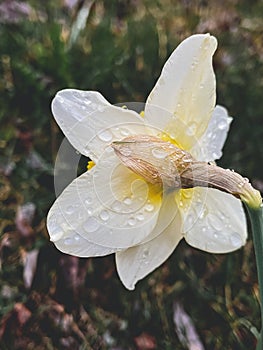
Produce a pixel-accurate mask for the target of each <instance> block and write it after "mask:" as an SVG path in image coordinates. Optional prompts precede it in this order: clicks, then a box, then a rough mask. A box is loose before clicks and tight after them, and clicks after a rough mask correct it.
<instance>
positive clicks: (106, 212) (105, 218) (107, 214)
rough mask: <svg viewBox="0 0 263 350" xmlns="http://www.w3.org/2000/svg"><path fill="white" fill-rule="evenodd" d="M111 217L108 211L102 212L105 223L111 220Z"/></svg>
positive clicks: (101, 216)
mask: <svg viewBox="0 0 263 350" xmlns="http://www.w3.org/2000/svg"><path fill="white" fill-rule="evenodd" d="M109 217H110V215H109V212H108V211H107V210H102V211H101V212H100V218H101V220H103V221H107V220H108V219H109Z"/></svg>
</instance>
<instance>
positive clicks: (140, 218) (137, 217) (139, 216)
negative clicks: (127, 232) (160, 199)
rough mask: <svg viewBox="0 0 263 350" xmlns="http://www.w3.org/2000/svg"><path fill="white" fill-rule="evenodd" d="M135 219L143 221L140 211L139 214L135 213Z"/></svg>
mask: <svg viewBox="0 0 263 350" xmlns="http://www.w3.org/2000/svg"><path fill="white" fill-rule="evenodd" d="M136 219H137V220H138V221H143V220H144V215H143V214H142V213H139V214H137V215H136Z"/></svg>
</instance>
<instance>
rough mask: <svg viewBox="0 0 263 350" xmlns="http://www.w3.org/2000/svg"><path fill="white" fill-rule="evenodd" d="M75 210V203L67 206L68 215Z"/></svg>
mask: <svg viewBox="0 0 263 350" xmlns="http://www.w3.org/2000/svg"><path fill="white" fill-rule="evenodd" d="M74 211H75V208H74V206H73V205H69V206H68V207H67V208H66V214H68V215H71V214H73V213H74Z"/></svg>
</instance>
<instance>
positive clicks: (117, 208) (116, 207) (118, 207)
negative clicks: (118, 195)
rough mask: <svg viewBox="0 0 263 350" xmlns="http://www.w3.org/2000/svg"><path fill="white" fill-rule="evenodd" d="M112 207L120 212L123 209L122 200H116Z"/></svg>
mask: <svg viewBox="0 0 263 350" xmlns="http://www.w3.org/2000/svg"><path fill="white" fill-rule="evenodd" d="M112 209H113V210H115V211H117V212H119V211H120V210H121V202H120V201H115V202H114V203H113V204H112Z"/></svg>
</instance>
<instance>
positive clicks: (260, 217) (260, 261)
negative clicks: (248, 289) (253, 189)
mask: <svg viewBox="0 0 263 350" xmlns="http://www.w3.org/2000/svg"><path fill="white" fill-rule="evenodd" d="M247 210H248V213H249V217H250V220H251V226H252V235H253V243H254V250H255V255H256V264H257V273H258V284H259V294H260V302H261V331H260V336H259V339H258V343H257V347H256V350H263V208H262V207H260V208H258V209H255V208H250V207H249V206H247Z"/></svg>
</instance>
